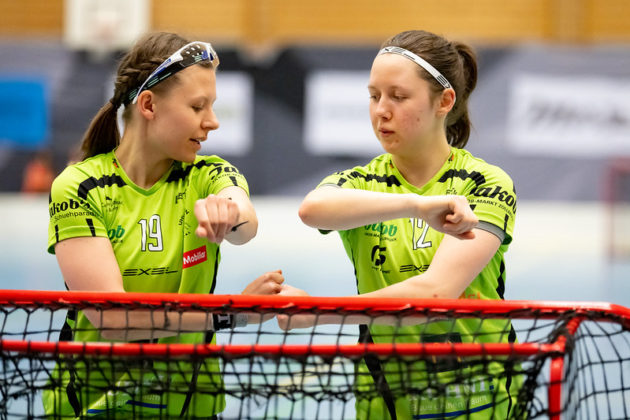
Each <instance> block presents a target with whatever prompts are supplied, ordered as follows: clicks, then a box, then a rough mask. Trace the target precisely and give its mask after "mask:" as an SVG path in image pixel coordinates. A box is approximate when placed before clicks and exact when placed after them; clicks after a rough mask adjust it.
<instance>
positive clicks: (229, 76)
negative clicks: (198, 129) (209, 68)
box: [200, 70, 254, 156]
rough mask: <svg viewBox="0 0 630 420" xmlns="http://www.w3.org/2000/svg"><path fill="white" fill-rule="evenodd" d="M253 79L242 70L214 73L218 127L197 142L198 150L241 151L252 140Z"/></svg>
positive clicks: (246, 150) (239, 152) (215, 108)
mask: <svg viewBox="0 0 630 420" xmlns="http://www.w3.org/2000/svg"><path fill="white" fill-rule="evenodd" d="M253 108H254V81H253V80H252V77H251V76H250V75H249V74H247V73H245V72H236V71H221V70H219V74H218V75H217V100H216V102H215V103H214V112H215V114H216V115H217V118H218V119H219V125H220V127H219V129H218V130H217V131H211V132H210V133H209V134H208V139H207V140H206V141H204V142H203V143H202V144H201V151H200V153H201V154H205V155H211V154H219V155H221V154H229V155H236V156H241V155H245V154H246V153H247V152H248V151H249V150H250V149H251V146H252V142H253V139H252V137H253Z"/></svg>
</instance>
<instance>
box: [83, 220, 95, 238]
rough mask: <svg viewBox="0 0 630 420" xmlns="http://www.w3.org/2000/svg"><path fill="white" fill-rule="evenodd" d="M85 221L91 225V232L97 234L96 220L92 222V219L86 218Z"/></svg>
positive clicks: (93, 234)
mask: <svg viewBox="0 0 630 420" xmlns="http://www.w3.org/2000/svg"><path fill="white" fill-rule="evenodd" d="M85 223H87V225H88V226H89V227H90V233H91V234H92V236H96V229H94V222H92V219H89V218H86V219H85Z"/></svg>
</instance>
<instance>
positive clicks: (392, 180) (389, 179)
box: [337, 171, 401, 187]
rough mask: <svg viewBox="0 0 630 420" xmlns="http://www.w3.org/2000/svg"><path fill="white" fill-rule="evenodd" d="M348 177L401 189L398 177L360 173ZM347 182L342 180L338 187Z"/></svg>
mask: <svg viewBox="0 0 630 420" xmlns="http://www.w3.org/2000/svg"><path fill="white" fill-rule="evenodd" d="M346 177H347V178H348V179H355V178H363V179H365V181H366V182H370V181H376V182H380V183H383V184H387V186H388V187H391V186H392V185H396V186H397V187H399V186H400V185H401V184H400V180H398V178H396V175H389V176H385V175H376V174H365V175H364V174H362V173H360V172H357V171H352V172H350V173H348V174H347V175H346ZM346 181H347V179H345V178H341V179H340V180H339V182H337V185H339V186H342V185H343V184H344V183H345V182H346Z"/></svg>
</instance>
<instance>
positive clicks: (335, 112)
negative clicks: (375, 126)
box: [304, 70, 382, 156]
mask: <svg viewBox="0 0 630 420" xmlns="http://www.w3.org/2000/svg"><path fill="white" fill-rule="evenodd" d="M369 78H370V73H369V71H340V70H334V71H333V70H319V71H313V72H311V73H310V74H309V75H308V76H307V78H306V86H305V88H306V89H305V105H304V142H305V147H306V150H308V151H309V152H311V153H313V154H317V155H351V156H375V155H377V154H379V153H381V152H382V149H381V146H380V144H379V142H378V140H377V139H376V136H375V135H374V132H373V131H372V124H371V123H370V115H369V95H368V90H367V85H368V82H369Z"/></svg>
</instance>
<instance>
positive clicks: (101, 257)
mask: <svg viewBox="0 0 630 420" xmlns="http://www.w3.org/2000/svg"><path fill="white" fill-rule="evenodd" d="M55 254H56V255H57V261H58V263H59V267H60V269H61V274H62V275H63V278H64V280H65V282H66V285H67V286H68V288H69V289H70V290H72V291H96V292H116V293H119V292H124V291H125V289H124V288H123V281H122V275H121V274H120V269H119V267H118V263H117V261H116V257H115V256H114V251H113V249H112V246H111V244H110V242H109V240H108V239H107V238H93V237H80V238H72V239H66V240H64V241H61V242H59V243H58V244H57V245H55ZM83 312H84V313H85V316H86V317H87V318H88V320H89V321H90V323H91V324H92V325H94V327H96V328H97V329H99V330H101V334H102V335H103V337H104V338H106V339H108V340H140V339H146V338H159V337H166V336H172V335H176V334H177V332H178V330H180V331H181V329H188V330H191V331H205V330H208V329H212V328H213V325H212V317H211V316H210V317H208V316H206V314H203V313H186V314H184V316H182V317H181V319H180V315H179V314H176V313H172V314H167V316H168V317H167V318H165V317H164V313H163V312H155V313H152V312H151V311H132V312H128V313H126V311H124V310H106V311H97V310H94V309H86V310H84V311H83ZM168 324H170V327H169V325H168ZM142 328H146V330H142ZM169 328H170V330H169ZM155 329H160V330H166V331H155Z"/></svg>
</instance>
